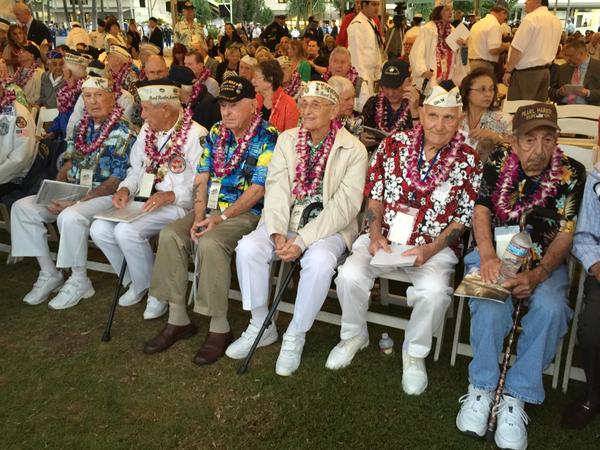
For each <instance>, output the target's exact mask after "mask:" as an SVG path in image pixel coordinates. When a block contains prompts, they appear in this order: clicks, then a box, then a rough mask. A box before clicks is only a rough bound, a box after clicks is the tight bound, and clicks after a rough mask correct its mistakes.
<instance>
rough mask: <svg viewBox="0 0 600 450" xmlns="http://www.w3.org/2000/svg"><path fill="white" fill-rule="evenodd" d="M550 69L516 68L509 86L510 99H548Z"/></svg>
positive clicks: (508, 96) (542, 100) (543, 100)
mask: <svg viewBox="0 0 600 450" xmlns="http://www.w3.org/2000/svg"><path fill="white" fill-rule="evenodd" d="M549 87H550V71H549V70H548V69H536V70H523V71H517V70H515V71H514V72H513V73H512V76H511V78H510V86H508V95H507V99H508V100H537V101H539V102H545V101H546V100H548V88H549Z"/></svg>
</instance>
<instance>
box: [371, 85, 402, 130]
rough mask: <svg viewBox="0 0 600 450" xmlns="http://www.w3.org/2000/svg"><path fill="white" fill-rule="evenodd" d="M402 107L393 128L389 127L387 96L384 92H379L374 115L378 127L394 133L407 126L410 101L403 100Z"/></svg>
mask: <svg viewBox="0 0 600 450" xmlns="http://www.w3.org/2000/svg"><path fill="white" fill-rule="evenodd" d="M400 108H402V111H401V112H400V114H399V115H398V119H396V122H395V123H394V124H393V125H392V126H391V128H388V127H387V123H388V120H387V115H388V109H387V108H386V107H385V96H384V95H383V92H380V93H379V94H377V102H376V103H375V115H374V117H373V118H374V120H375V124H376V125H377V128H379V129H380V130H383V131H385V132H386V133H392V132H394V131H396V130H401V129H403V128H406V120H407V119H408V110H409V107H408V101H407V100H402V104H401V106H400Z"/></svg>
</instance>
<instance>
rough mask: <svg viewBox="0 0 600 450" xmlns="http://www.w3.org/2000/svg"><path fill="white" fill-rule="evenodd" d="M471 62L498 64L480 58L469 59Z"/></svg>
mask: <svg viewBox="0 0 600 450" xmlns="http://www.w3.org/2000/svg"><path fill="white" fill-rule="evenodd" d="M469 61H482V62H486V63H488V64H492V65H494V64H496V61H488V60H487V59H480V58H469Z"/></svg>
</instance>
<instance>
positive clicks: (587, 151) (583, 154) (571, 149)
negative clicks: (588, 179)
mask: <svg viewBox="0 0 600 450" xmlns="http://www.w3.org/2000/svg"><path fill="white" fill-rule="evenodd" d="M560 148H561V149H562V150H563V151H564V152H565V154H566V155H567V156H569V157H571V158H573V159H574V160H575V161H578V162H580V163H581V164H583V166H584V167H585V170H586V172H588V173H589V172H591V171H592V169H593V167H594V164H596V159H597V158H598V147H597V146H594V147H593V148H584V147H579V146H576V145H569V144H560Z"/></svg>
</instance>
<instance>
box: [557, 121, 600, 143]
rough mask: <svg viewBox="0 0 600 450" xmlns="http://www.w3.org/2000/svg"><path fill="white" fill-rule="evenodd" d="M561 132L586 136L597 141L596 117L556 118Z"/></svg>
mask: <svg viewBox="0 0 600 450" xmlns="http://www.w3.org/2000/svg"><path fill="white" fill-rule="evenodd" d="M558 127H559V128H560V133H561V134H575V135H581V136H588V137H590V138H593V139H594V141H595V142H597V141H598V119H595V120H591V119H582V118H578V117H562V118H559V119H558Z"/></svg>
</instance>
